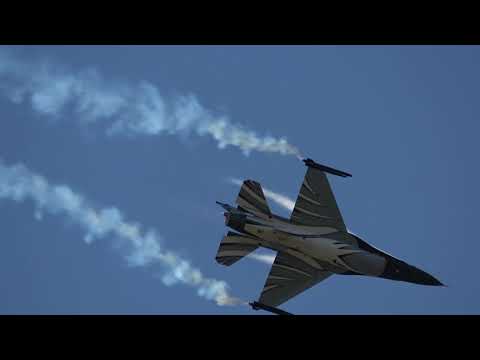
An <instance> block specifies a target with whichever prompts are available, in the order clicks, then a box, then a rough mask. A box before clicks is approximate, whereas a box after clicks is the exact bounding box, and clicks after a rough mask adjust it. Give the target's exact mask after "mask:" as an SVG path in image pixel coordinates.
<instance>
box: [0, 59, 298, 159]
mask: <svg viewBox="0 0 480 360" xmlns="http://www.w3.org/2000/svg"><path fill="white" fill-rule="evenodd" d="M0 90H1V91H2V92H3V94H4V95H6V96H7V98H8V99H10V100H11V101H13V102H14V103H29V104H30V105H31V107H32V108H33V110H34V111H36V112H38V113H39V114H42V115H46V116H49V117H53V118H60V117H62V118H66V117H68V118H73V119H75V120H76V121H77V122H78V123H80V124H83V125H87V124H88V125H93V124H97V125H99V124H102V125H103V126H104V127H105V128H106V132H107V134H109V135H114V134H123V135H127V136H132V135H162V134H171V135H174V134H188V133H192V132H193V133H196V134H197V135H199V136H204V135H208V136H210V137H211V138H213V139H214V140H215V141H216V142H217V145H218V147H219V148H220V149H223V148H225V147H227V146H229V145H230V146H235V147H238V148H239V149H241V150H242V152H243V153H244V154H245V155H248V154H250V152H251V151H260V152H271V153H279V154H283V155H294V156H297V157H299V158H300V157H301V155H300V152H299V150H298V149H297V148H296V147H295V146H293V145H291V144H289V143H288V142H287V140H286V139H285V138H274V137H271V136H263V137H262V136H259V135H257V134H256V133H255V132H254V131H251V130H248V129H246V128H244V127H243V126H241V125H239V124H234V123H232V122H231V121H230V120H229V119H228V118H227V117H226V116H217V115H214V114H212V112H211V111H209V110H207V109H206V108H205V107H203V106H202V105H201V104H200V103H199V101H198V100H197V98H196V97H195V96H194V95H185V96H178V97H173V98H167V97H165V96H163V95H162V94H161V93H160V91H159V90H158V88H157V87H155V86H154V85H153V84H150V83H148V82H140V83H138V84H130V83H128V82H118V81H116V82H115V81H106V80H105V79H104V78H103V77H102V76H101V74H100V73H99V72H98V71H96V70H95V69H85V70H81V71H72V70H69V69H67V68H65V67H62V66H60V65H59V64H56V63H54V62H52V61H47V60H38V61H25V60H21V59H19V58H18V57H17V56H15V55H14V54H13V53H12V52H11V51H8V49H0Z"/></svg>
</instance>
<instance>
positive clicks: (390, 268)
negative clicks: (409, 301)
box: [382, 259, 445, 286]
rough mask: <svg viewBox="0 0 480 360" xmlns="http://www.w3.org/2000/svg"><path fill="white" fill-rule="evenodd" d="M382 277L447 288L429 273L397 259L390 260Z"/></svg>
mask: <svg viewBox="0 0 480 360" xmlns="http://www.w3.org/2000/svg"><path fill="white" fill-rule="evenodd" d="M382 277H385V278H387V279H391V280H399V281H406V282H410V283H414V284H420V285H430V286H445V285H444V284H442V283H441V282H440V281H439V280H437V279H436V278H434V277H433V276H432V275H430V274H429V273H427V272H425V271H423V270H420V269H418V268H416V267H415V266H412V265H409V264H407V263H405V262H403V261H399V260H397V259H390V261H388V263H387V267H386V269H385V272H384V274H383V275H382Z"/></svg>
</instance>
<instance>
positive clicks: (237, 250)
mask: <svg viewBox="0 0 480 360" xmlns="http://www.w3.org/2000/svg"><path fill="white" fill-rule="evenodd" d="M303 162H304V163H305V165H306V166H307V172H306V174H305V178H304V180H303V183H302V186H301V188H300V193H299V194H298V197H297V200H296V203H295V208H294V209H293V212H292V213H291V216H290V219H287V218H284V217H281V216H278V215H275V214H272V212H271V211H270V208H269V206H268V204H267V201H266V200H265V196H264V194H263V190H262V187H261V186H260V184H259V183H258V182H255V181H253V180H246V181H244V182H243V184H242V187H241V189H240V193H239V194H238V197H237V200H236V203H237V205H238V206H237V207H233V206H230V205H228V204H224V203H221V202H218V201H217V203H218V204H219V205H221V206H222V207H223V208H224V209H225V210H226V211H225V212H224V216H225V225H227V226H228V227H229V228H231V229H232V230H235V232H233V231H229V232H228V234H227V235H225V237H224V238H223V239H222V241H221V242H220V246H219V248H218V252H217V255H216V260H217V262H218V263H220V264H222V265H225V266H230V265H232V264H234V263H235V262H237V261H238V260H240V259H242V258H243V257H244V256H246V255H248V254H249V253H251V252H252V251H254V250H255V249H257V248H258V247H265V248H268V249H272V250H274V251H277V255H276V257H275V261H274V262H273V264H272V267H271V269H270V273H269V275H268V277H267V280H266V282H265V285H264V287H263V290H262V293H261V295H260V298H259V299H258V301H254V302H252V303H250V305H251V306H252V308H253V309H255V310H258V309H263V310H266V311H270V312H273V313H276V314H280V315H287V314H289V313H287V312H285V311H283V310H280V309H278V308H277V307H278V306H279V305H281V304H283V303H285V302H286V301H288V300H290V299H291V298H293V297H294V296H296V295H298V294H300V293H302V292H303V291H305V290H307V289H309V288H311V287H312V286H314V285H316V284H317V283H319V282H321V281H323V280H325V279H326V278H328V277H329V276H331V275H333V274H339V275H364V276H374V277H380V278H385V279H390V280H397V281H406V282H410V283H415V284H421V285H433V286H442V285H443V284H442V283H441V282H440V281H438V280H437V279H435V278H434V277H433V276H432V275H430V274H428V273H426V272H425V271H422V270H420V269H418V268H416V267H414V266H412V265H409V264H407V263H406V262H404V261H402V260H399V259H397V258H395V257H393V256H391V255H389V254H387V253H385V252H383V251H382V250H379V249H377V248H375V247H373V246H372V245H369V244H368V243H367V242H365V241H364V240H362V239H360V238H359V237H358V236H357V235H354V234H352V233H350V232H349V231H348V230H347V227H346V226H345V223H344V221H343V218H342V214H341V213H340V210H339V208H338V205H337V203H336V201H335V197H334V195H333V193H332V190H331V188H330V184H329V181H328V179H327V175H326V173H329V174H333V175H337V176H341V177H350V176H351V175H350V174H348V173H346V172H343V171H339V170H336V169H333V168H330V167H328V166H324V165H320V164H318V163H316V162H315V161H313V160H311V159H304V160H303Z"/></svg>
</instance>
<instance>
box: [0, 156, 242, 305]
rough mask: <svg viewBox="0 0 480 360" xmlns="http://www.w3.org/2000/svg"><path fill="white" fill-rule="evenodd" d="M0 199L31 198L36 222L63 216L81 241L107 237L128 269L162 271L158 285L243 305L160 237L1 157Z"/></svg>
mask: <svg viewBox="0 0 480 360" xmlns="http://www.w3.org/2000/svg"><path fill="white" fill-rule="evenodd" d="M0 199H10V200H14V201H16V202H22V201H25V200H27V199H31V200H33V202H34V204H35V206H36V211H35V217H36V218H37V219H41V218H42V212H43V211H46V212H48V213H50V214H58V215H64V216H66V217H67V218H69V219H70V220H72V221H73V222H75V223H76V224H78V225H80V226H81V227H83V229H84V230H85V231H86V235H85V238H84V240H85V242H86V243H91V242H92V241H94V240H95V239H100V238H104V237H107V236H108V237H112V238H113V240H114V245H115V247H117V248H119V249H121V250H122V251H124V252H125V254H126V255H125V258H126V260H127V262H128V264H129V265H130V266H146V265H149V264H160V265H162V266H163V268H164V269H165V270H166V273H165V274H164V275H163V276H162V281H163V283H164V284H165V285H167V286H171V285H173V284H176V283H183V284H185V285H189V286H191V287H194V288H196V289H197V293H198V295H199V296H201V297H203V298H206V299H209V300H214V301H215V302H216V303H217V304H218V305H238V304H243V303H244V302H243V301H241V300H240V299H237V298H234V297H232V296H231V295H230V294H229V292H228V285H227V284H226V283H225V282H224V281H219V280H216V279H211V278H206V277H205V276H204V275H203V274H202V273H201V272H200V270H198V269H196V268H194V267H192V265H190V262H189V261H187V260H184V259H182V258H180V257H179V256H178V255H176V254H175V253H174V252H172V251H168V250H165V249H163V248H162V246H161V242H162V239H161V237H160V236H159V235H158V234H157V233H156V232H155V231H154V230H148V231H146V232H143V233H142V230H141V226H140V225H139V224H137V223H131V222H127V221H126V220H124V216H123V214H122V213H121V212H120V211H119V210H118V209H117V208H115V207H109V208H104V209H96V208H94V207H93V206H92V205H91V204H90V203H89V202H88V201H87V200H86V199H85V198H84V197H83V196H81V195H79V194H77V193H75V192H73V191H72V190H71V189H70V188H69V187H68V186H65V185H50V184H49V183H48V182H47V180H46V179H45V178H44V177H42V176H40V175H37V174H35V173H33V172H32V171H30V170H29V169H28V168H26V167H25V166H24V165H22V164H17V165H14V166H6V165H5V164H4V163H3V162H2V160H1V159H0Z"/></svg>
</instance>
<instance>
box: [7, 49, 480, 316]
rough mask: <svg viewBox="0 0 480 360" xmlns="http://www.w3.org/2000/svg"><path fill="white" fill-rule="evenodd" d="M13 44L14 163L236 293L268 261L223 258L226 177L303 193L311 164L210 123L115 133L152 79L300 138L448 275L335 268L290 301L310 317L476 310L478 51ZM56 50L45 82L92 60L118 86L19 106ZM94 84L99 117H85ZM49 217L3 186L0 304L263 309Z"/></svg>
mask: <svg viewBox="0 0 480 360" xmlns="http://www.w3.org/2000/svg"><path fill="white" fill-rule="evenodd" d="M0 50H2V51H1V52H0V59H1V61H0V80H1V83H0V84H1V85H0V112H1V121H0V158H1V159H3V165H4V166H5V167H8V168H9V169H11V168H12V166H15V165H16V164H19V163H22V164H23V165H24V166H25V167H26V168H28V169H29V170H28V171H30V172H31V173H32V174H39V175H41V176H43V177H44V179H45V180H46V181H48V183H49V184H52V186H54V185H59V184H64V185H65V186H68V187H69V188H70V189H71V190H72V191H74V192H75V193H76V194H81V196H83V198H85V199H88V203H89V204H90V205H91V206H92V207H93V208H96V209H102V208H107V207H115V208H117V209H118V210H119V211H121V213H122V214H123V216H124V219H125V221H128V222H130V223H137V224H139V225H138V226H139V228H141V229H142V232H143V233H145V232H146V231H147V230H148V229H155V231H156V232H157V234H158V237H159V238H161V239H162V240H161V241H162V246H163V247H164V248H165V249H168V250H170V251H173V252H175V253H176V254H177V256H178V257H181V258H182V259H186V260H188V261H189V262H190V264H191V265H192V266H194V267H195V268H197V269H199V270H200V271H201V273H202V274H203V276H205V277H208V278H211V279H216V280H218V281H224V282H226V283H228V285H229V292H230V293H231V294H232V295H233V296H238V297H240V298H242V299H246V300H253V299H256V298H257V296H258V295H259V293H260V291H261V288H262V287H263V284H264V281H265V278H266V276H267V274H268V271H269V267H268V265H266V264H263V263H260V262H257V261H254V260H251V259H244V260H242V261H240V262H239V263H238V264H235V265H234V266H232V267H230V268H226V267H223V266H220V265H218V264H217V263H216V262H215V260H214V257H215V253H216V251H217V248H218V244H219V241H220V239H221V238H222V236H223V234H224V233H225V232H226V231H227V229H226V228H225V226H224V223H223V216H222V212H221V209H220V208H218V207H217V206H216V204H215V201H216V200H220V201H228V202H230V203H233V201H234V199H235V197H236V195H237V193H238V186H236V185H233V184H231V183H229V182H228V181H227V179H228V178H230V177H234V178H239V179H246V178H252V179H255V180H257V181H259V182H260V183H262V185H264V186H265V187H267V188H269V189H271V190H273V191H276V192H279V193H282V194H284V195H286V196H288V197H290V198H293V199H294V198H295V197H296V195H297V192H298V190H299V186H300V184H301V181H302V179H303V176H304V172H305V167H304V165H303V164H302V163H301V162H299V161H298V160H297V159H296V158H295V157H294V156H290V155H282V154H281V153H279V152H262V151H251V152H250V154H249V155H245V154H244V152H243V151H242V149H241V148H239V146H235V145H227V146H226V147H224V148H219V146H218V145H219V143H218V141H217V140H215V138H214V137H213V136H211V133H207V134H205V133H203V135H200V134H199V133H198V132H197V128H196V127H195V126H193V125H192V126H191V127H192V128H191V130H190V131H187V132H186V131H177V132H174V131H163V130H162V131H160V130H158V128H157V132H155V133H151V132H150V133H149V132H148V131H147V130H145V127H138V126H137V127H135V128H133V127H128V126H124V127H123V128H122V129H123V130H122V131H119V132H117V133H115V134H113V135H112V134H110V135H109V134H108V129H109V128H111V126H112V125H113V124H115V123H117V124H131V122H132V121H133V122H135V121H137V120H135V119H139V118H140V117H141V116H140V117H139V115H142V114H144V113H137V112H129V111H127V110H128V109H129V108H130V107H131V106H133V105H135V104H137V105H139V106H138V107H137V108H136V109H137V110H138V109H141V108H142V109H143V107H140V105H144V104H143V102H142V100H139V99H141V98H142V96H144V95H145V96H147V95H148V92H147V91H146V90H145V89H144V88H142V85H140V84H142V82H148V84H150V85H149V86H150V89H152V88H154V89H155V91H158V94H160V95H159V96H160V97H161V98H162V99H165V102H166V104H167V110H166V111H167V112H168V111H169V109H170V107H171V106H174V105H172V104H175V99H177V100H178V99H185V98H183V97H182V96H189V95H191V96H194V97H195V99H196V100H195V101H196V104H197V105H198V106H199V107H200V108H201V109H203V110H205V111H206V112H208V116H207V115H205V116H204V118H209V119H220V118H224V119H226V121H227V122H228V123H229V124H241V126H242V129H246V130H249V131H250V130H251V131H254V132H255V133H256V136H257V138H258V139H261V138H263V137H265V136H271V137H273V138H275V139H277V140H278V139H280V138H286V140H287V141H288V144H291V145H292V146H295V147H297V148H298V149H300V151H301V152H302V154H305V155H307V156H309V157H312V158H313V159H315V160H317V161H318V162H320V163H325V164H327V165H331V166H334V167H337V168H339V169H341V170H345V171H347V172H350V173H352V174H353V177H352V178H346V179H343V178H338V177H330V183H331V184H332V187H333V189H334V191H335V194H336V197H337V202H338V204H339V207H340V209H341V211H342V214H343V216H344V219H345V221H346V223H347V226H348V228H349V229H351V230H352V231H354V232H355V233H357V234H359V235H360V236H361V237H362V238H364V239H365V240H366V241H368V242H369V243H371V244H373V245H374V246H376V247H379V248H381V249H383V250H385V251H387V252H389V253H391V254H393V255H395V256H397V257H399V258H401V259H403V260H405V261H407V262H409V263H411V264H412V265H415V266H417V267H419V268H421V269H424V270H426V271H427V272H429V273H431V274H433V275H434V276H435V277H437V278H438V279H439V280H440V281H442V282H443V283H445V284H447V285H448V287H446V288H437V287H423V286H419V285H414V284H407V283H401V282H393V281H387V280H383V279H374V278H367V277H345V276H333V277H331V278H329V279H328V280H326V281H325V282H323V283H321V284H319V285H317V286H316V287H314V288H312V289H310V290H308V291H306V292H305V293H303V294H301V295H300V296H298V297H297V298H294V299H292V300H291V301H289V302H288V303H286V304H285V305H284V306H283V308H285V309H287V310H288V311H291V312H293V313H298V314H470V313H478V310H479V305H478V304H479V301H478V300H479V295H480V285H479V282H478V280H477V274H478V270H477V268H476V264H477V262H478V260H477V253H478V250H480V245H479V243H478V241H477V234H476V231H475V220H474V218H475V217H476V214H477V211H476V204H477V203H478V200H479V199H478V195H479V192H478V190H477V184H478V182H479V170H478V161H477V154H478V146H477V137H478V133H479V125H478V120H477V119H478V116H479V114H480V108H479V102H478V99H477V98H478V94H479V86H478V84H479V80H480V72H479V70H478V63H479V62H480V49H479V48H478V47H473V46H472V47H467V46H465V47H460V46H437V47H432V46H411V47H409V46H338V47H335V46H28V47H2V48H1V49H0ZM6 59H7V60H6ZM46 60H48V64H50V65H49V68H48V69H49V70H48V72H49V74H54V76H53V80H50V79H48V81H46V82H45V84H48V85H49V86H55V84H56V82H55V81H57V80H58V79H65V78H69V76H70V78H71V77H76V78H83V77H84V76H87V77H88V76H89V75H88V74H90V75H91V74H92V72H91V71H92V70H90V72H86V69H95V74H96V75H92V76H93V79H94V80H92V82H91V83H92V84H94V85H95V86H97V85H98V84H100V85H98V87H100V88H101V89H103V93H102V92H100V93H94V92H90V90H91V89H93V88H94V87H92V86H90V85H88V84H87V85H86V86H85V88H82V91H77V92H73V95H72V97H71V99H69V100H70V102H66V103H64V104H63V107H62V108H61V109H60V110H58V111H56V110H55V109H54V108H52V104H51V103H50V102H49V101H50V100H51V98H49V97H43V98H41V99H40V100H39V98H38V97H37V98H36V99H37V100H34V101H33V102H32V98H31V97H30V95H29V92H28V91H26V92H25V93H23V97H22V99H21V101H12V91H13V90H15V89H16V90H18V89H20V88H22V86H24V85H25V84H30V83H31V80H32V78H36V77H37V76H38V74H41V73H42V69H44V68H42V67H39V66H38V64H42V63H44V61H46ZM6 63H8V66H5V64H6ZM12 64H14V67H15V69H16V71H17V72H16V73H15V74H14V75H12V73H11V69H12ZM18 64H22V66H18V67H17V65H18ZM2 66H3V67H2ZM85 74H86V75H85ZM90 79H91V78H90ZM95 79H96V80H95ZM98 79H101V80H98ZM62 89H63V88H60V89H59V90H58V89H57V90H58V92H55V94H56V95H58V94H61V93H62V91H63V90H62ZM126 89H127V90H126ZM142 89H143V90H142ZM23 90H25V88H23ZM27 90H28V89H27ZM37 90H38V89H37ZM144 91H145V92H144ZM117 92H119V93H121V94H122V98H121V99H122V100H123V101H126V104H123V105H122V106H123V107H122V108H121V111H117V112H112V113H110V115H108V114H109V111H110V107H108V106H107V105H108V104H111V103H110V102H107V101H106V100H104V98H103V97H102V96H100V95H104V94H105V93H108V94H116V93H117ZM82 96H83V97H88V99H90V100H89V101H93V103H94V107H96V108H97V109H98V108H100V109H102V111H103V113H102V115H101V116H97V118H95V116H96V115H95V114H94V115H92V114H91V113H88V112H86V111H83V112H82V111H79V109H80V108H81V107H80V106H79V105H78V103H76V102H78V99H77V97H82ZM189 99H191V98H189ZM17 100H18V99H17ZM110 100H111V101H112V103H113V104H115V101H116V98H115V99H114V100H112V99H110ZM35 101H36V102H35ZM40 101H41V104H42V106H44V107H41V106H40V105H39V104H40ZM132 104H133V105H132ZM47 105H48V106H47ZM45 106H46V107H45ZM111 106H114V105H111ZM180 107H181V106H180ZM42 109H43V110H42ZM124 109H125V111H123V110H124ZM155 109H158V107H156V108H155ZM138 111H140V110H138ZM88 115H89V116H91V118H90V120H91V121H90V122H88V123H86V122H85V119H86V118H88ZM97 115H98V113H97ZM107 115H108V116H107ZM157 115H158V114H156V113H155V114H150V115H148V116H151V117H148V116H147V115H145V116H146V117H148V119H157V118H158V116H157ZM142 116H143V115H142ZM92 118H95V119H96V120H92ZM87 120H88V119H87ZM152 121H156V120H152ZM192 121H193V123H195V121H197V120H195V119H193V120H192ZM193 123H192V124H193ZM197 123H198V122H197ZM195 124H196V123H195ZM137 125H138V123H137ZM141 125H142V126H144V125H145V124H144V123H142V124H141ZM232 126H233V125H232ZM270 204H271V207H272V209H274V210H275V211H276V212H279V213H281V214H282V215H284V216H288V212H287V211H286V210H285V209H282V208H281V207H279V206H278V205H276V204H275V203H272V202H270ZM35 211H36V206H35V203H34V202H33V201H32V199H29V198H26V199H25V200H24V201H22V202H17V201H12V200H11V199H10V198H8V197H4V198H1V197H0V214H1V219H2V221H1V224H2V226H1V233H0V234H1V241H0V292H1V293H2V296H1V297H0V313H6V314H12V313H34V314H43V313H74V314H85V313H88V314H92V313H93V314H98V313H102V314H103V313H108V314H124V313H126V314H251V313H252V312H251V310H250V308H249V307H245V306H233V307H230V306H218V305H217V304H216V303H215V301H213V300H209V299H205V298H204V297H202V296H198V295H197V290H196V288H194V287H192V286H188V285H184V284H182V283H177V284H174V285H172V286H166V285H165V284H164V282H162V280H161V277H162V276H163V274H164V271H165V268H164V267H163V266H162V265H161V264H155V263H153V264H147V265H145V266H138V267H133V268H132V267H131V266H128V263H127V262H126V261H125V257H124V255H125V254H124V253H123V252H122V250H118V249H117V248H116V247H115V246H116V244H117V245H118V243H117V242H116V240H115V239H114V238H115V234H107V235H105V236H103V237H99V238H98V239H96V240H95V241H93V242H92V243H90V244H87V243H86V242H85V241H84V237H85V233H86V230H85V228H84V227H82V226H81V225H79V224H78V223H76V222H75V221H72V219H70V218H69V217H68V216H65V215H62V214H51V213H49V212H48V211H44V214H43V216H42V218H41V220H38V219H36V218H35V216H34V214H35ZM263 253H265V252H263Z"/></svg>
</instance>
